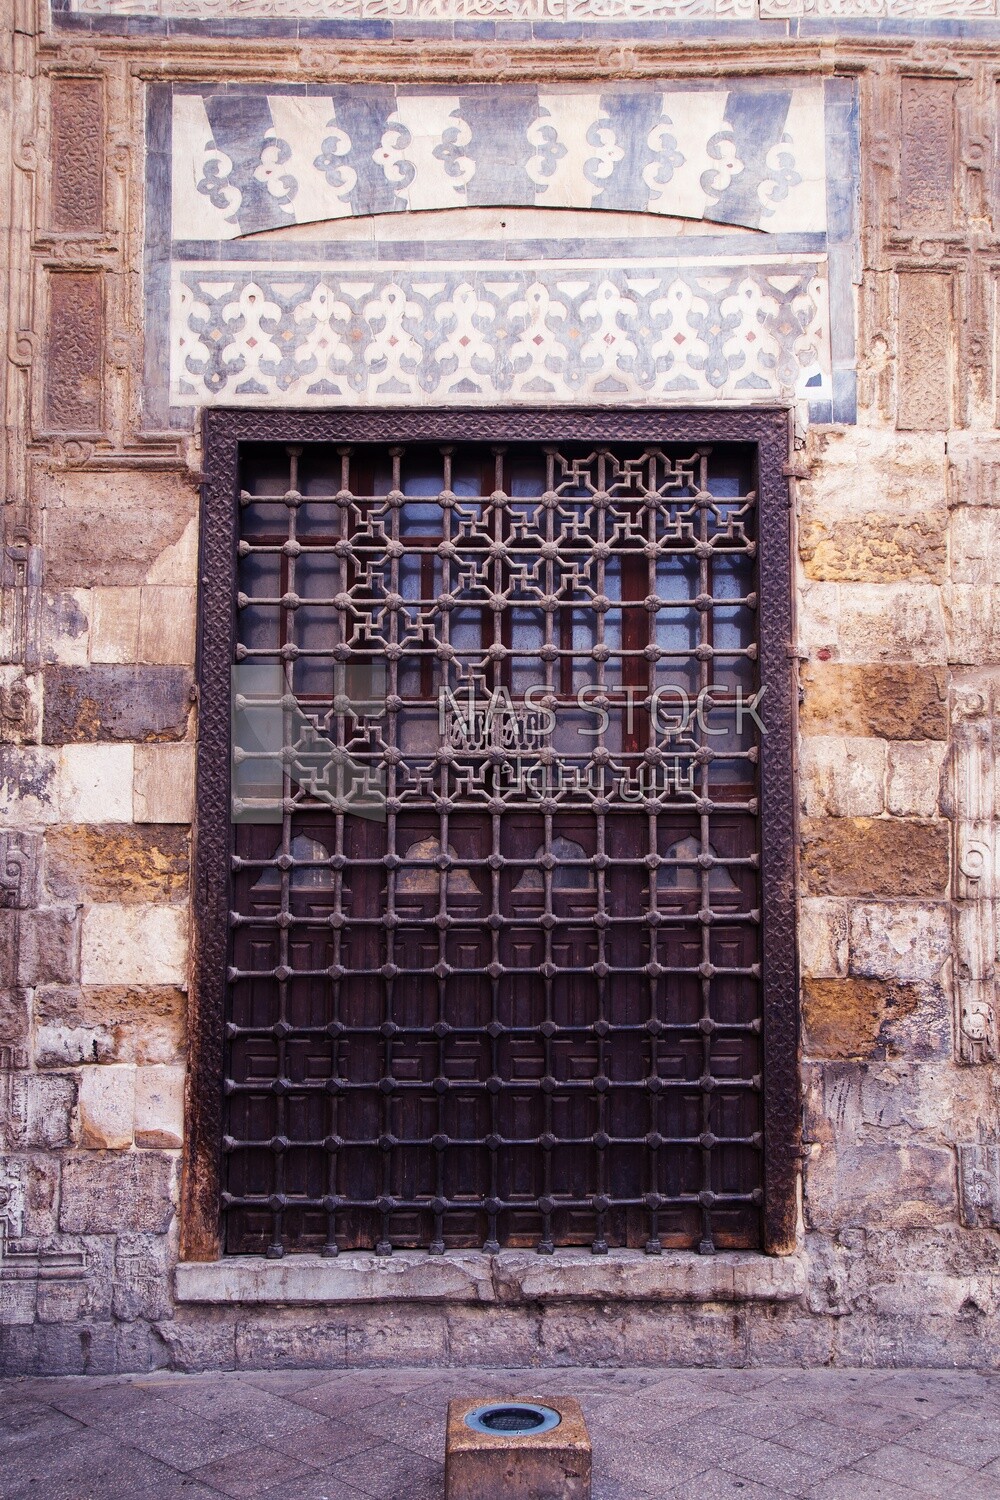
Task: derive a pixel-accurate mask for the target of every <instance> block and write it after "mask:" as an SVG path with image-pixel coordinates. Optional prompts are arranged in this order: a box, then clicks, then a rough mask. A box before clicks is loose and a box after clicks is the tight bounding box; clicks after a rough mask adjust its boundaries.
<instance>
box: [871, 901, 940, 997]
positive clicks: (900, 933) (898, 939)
mask: <svg viewBox="0 0 1000 1500" xmlns="http://www.w3.org/2000/svg"><path fill="white" fill-rule="evenodd" d="M850 945H851V959H850V971H851V973H852V974H858V975H861V976H868V977H871V978H873V979H904V980H921V979H923V980H931V979H935V978H936V977H937V975H938V974H939V973H940V970H941V968H942V966H943V965H944V963H945V962H946V961H947V959H948V956H949V953H950V951H951V930H950V923H949V920H948V909H947V906H946V905H945V904H944V903H943V902H942V903H940V904H938V905H918V904H916V903H902V902H900V903H892V902H885V901H880V902H865V903H863V904H859V905H857V906H855V907H854V909H853V911H852V912H851V929H850Z"/></svg>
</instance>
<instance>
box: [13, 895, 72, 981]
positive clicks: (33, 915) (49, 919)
mask: <svg viewBox="0 0 1000 1500" xmlns="http://www.w3.org/2000/svg"><path fill="white" fill-rule="evenodd" d="M79 970H80V923H79V914H78V911H77V908H76V907H75V906H46V907H39V908H38V909H36V910H35V911H26V912H23V913H22V914H21V921H20V934H19V942H18V978H19V981H20V983H21V984H24V985H36V984H69V983H72V981H73V980H74V979H76V978H78V976H79Z"/></svg>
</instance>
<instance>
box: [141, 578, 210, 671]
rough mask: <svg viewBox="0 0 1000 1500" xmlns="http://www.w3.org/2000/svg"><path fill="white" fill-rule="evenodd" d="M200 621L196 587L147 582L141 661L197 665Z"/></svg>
mask: <svg viewBox="0 0 1000 1500" xmlns="http://www.w3.org/2000/svg"><path fill="white" fill-rule="evenodd" d="M196 624H197V596H196V593H195V590H194V589H187V588H176V587H167V586H163V587H153V586H150V585H147V586H146V587H145V588H144V589H143V590H142V618H141V621H140V627H139V660H140V661H143V662H179V663H183V664H184V665H185V666H191V665H193V663H194V645H195V626H196Z"/></svg>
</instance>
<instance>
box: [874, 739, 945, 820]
mask: <svg viewBox="0 0 1000 1500" xmlns="http://www.w3.org/2000/svg"><path fill="white" fill-rule="evenodd" d="M946 749H947V747H946V746H945V745H943V744H941V743H940V742H939V741H935V740H918V741H907V740H900V741H897V743H895V744H892V745H890V746H889V766H888V777H887V779H886V810H887V811H888V812H890V813H892V814H894V816H896V817H898V818H933V817H936V816H937V814H938V813H939V812H940V809H941V771H942V767H943V766H944V759H945V753H946Z"/></svg>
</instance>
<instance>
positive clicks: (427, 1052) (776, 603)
mask: <svg viewBox="0 0 1000 1500" xmlns="http://www.w3.org/2000/svg"><path fill="white" fill-rule="evenodd" d="M219 415H220V414H212V416H213V417H214V418H215V419H216V420H217V419H218V416H219ZM225 415H227V416H230V420H231V423H232V425H233V426H236V427H238V426H240V425H241V423H242V425H244V426H245V425H246V423H247V419H246V418H245V417H244V418H242V419H241V418H239V417H238V416H237V415H236V414H231V415H230V414H225ZM467 415H468V417H469V419H470V420H469V421H463V420H458V421H456V420H455V417H454V414H451V415H449V416H448V417H445V416H442V417H441V418H440V419H439V420H438V421H437V423H436V427H437V432H436V433H435V432H434V430H433V429H434V426H435V424H434V423H433V422H432V421H431V420H430V419H429V418H427V417H421V416H419V415H418V414H405V413H399V414H382V415H381V416H380V418H379V419H378V427H379V430H378V431H377V432H372V431H371V430H370V428H371V425H372V419H371V418H369V419H368V424H367V425H368V428H369V430H368V431H366V424H365V422H364V419H362V418H360V417H358V418H355V419H353V421H346V420H345V419H344V418H343V417H337V418H332V417H331V418H325V419H324V418H319V419H317V418H316V417H315V416H313V417H312V418H311V419H310V420H303V421H302V422H301V423H300V424H298V427H297V429H296V427H295V426H293V424H290V423H289V421H288V418H287V417H285V416H283V417H282V418H281V420H280V427H281V431H279V432H275V433H274V435H273V437H272V436H271V434H270V433H266V432H265V433H259V432H258V431H254V432H253V436H254V437H255V438H258V439H260V438H263V439H264V440H263V441H260V440H258V441H252V442H244V443H242V444H238V445H237V446H233V447H230V449H229V455H228V457H229V464H228V470H229V479H230V484H231V488H229V491H228V504H229V507H230V522H229V524H228V525H227V526H226V527H225V534H226V536H227V537H228V539H229V540H228V545H229V547H230V556H229V558H228V559H227V560H226V567H225V569H224V576H225V577H226V578H227V579H228V580H232V581H235V590H234V592H235V606H236V607H235V610H233V607H232V601H233V594H232V593H231V594H230V596H229V598H230V603H229V613H228V620H227V624H228V629H227V630H226V631H225V637H226V645H227V649H228V651H229V659H228V663H227V666H229V667H230V668H231V670H232V677H231V693H230V695H229V696H230V698H231V705H230V706H231V708H232V721H231V729H232V739H233V747H232V749H233V760H232V775H231V780H230V785H229V788H228V791H229V800H230V808H229V812H230V814H231V821H230V826H229V827H228V828H227V829H225V830H224V832H223V831H222V830H219V829H218V828H217V827H216V829H215V848H214V850H210V849H208V848H206V847H205V842H206V835H208V830H207V829H206V828H204V827H202V826H201V824H202V821H203V819H204V817H205V812H206V805H205V804H206V796H210V797H211V799H212V802H213V807H214V811H215V814H216V817H217V815H218V813H219V812H220V811H221V807H220V803H219V796H218V774H219V770H220V769H221V755H220V754H219V753H218V752H219V750H220V749H221V746H219V745H218V744H217V745H216V754H215V757H214V762H213V761H212V760H211V759H210V754H209V751H208V747H207V746H205V745H204V742H203V749H202V766H201V777H200V786H201V790H202V793H203V796H202V799H201V801H200V812H199V822H200V827H199V869H200V870H203V871H205V873H206V874H207V873H208V864H209V860H210V859H211V860H212V861H213V864H212V868H213V870H214V871H215V873H216V874H218V863H217V860H218V854H219V853H220V852H221V848H220V838H221V839H224V842H225V845H226V846H227V847H226V851H225V853H226V859H227V861H228V866H229V869H228V881H227V885H228V900H227V902H226V908H227V918H226V920H227V925H228V929H229V931H228V940H227V944H226V947H227V955H226V956H227V968H226V971H225V974H224V975H222V974H220V976H219V977H220V978H222V979H224V985H220V986H219V989H220V990H222V989H224V997H223V996H221V995H220V996H219V998H222V999H223V1003H224V1007H225V1010H224V1015H225V1025H224V1031H225V1035H224V1038H219V1042H220V1043H221V1044H222V1045H221V1047H220V1051H221V1054H222V1055H221V1057H220V1058H219V1061H221V1062H222V1064H223V1068H222V1072H223V1092H224V1097H225V1104H224V1110H223V1119H222V1122H221V1130H222V1141H221V1144H222V1168H221V1172H222V1180H221V1189H222V1191H221V1201H222V1205H223V1219H224V1247H225V1249H226V1250H228V1251H229V1252H243V1253H247V1252H251V1253H253V1252H256V1253H261V1252H263V1253H266V1254H268V1255H280V1254H282V1253H284V1252H285V1251H287V1250H321V1251H322V1252H323V1253H325V1254H328V1255H332V1254H336V1253H337V1252H338V1251H339V1250H343V1249H357V1248H368V1249H375V1250H376V1251H378V1252H380V1253H390V1252H391V1250H392V1249H393V1248H418V1247H423V1248H425V1249H427V1250H429V1251H431V1252H441V1251H443V1250H445V1249H446V1248H451V1247H455V1248H458V1247H464V1248H469V1247H473V1248H482V1249H484V1250H497V1249H499V1248H501V1247H503V1246H533V1247H535V1248H536V1249H538V1250H539V1251H543V1252H545V1251H551V1250H552V1249H554V1248H555V1247H557V1246H559V1245H581V1244H583V1245H589V1246H590V1247H591V1248H592V1249H593V1250H594V1251H595V1252H596V1253H603V1252H605V1251H606V1250H607V1249H608V1248H609V1247H619V1246H630V1247H638V1248H644V1249H645V1250H646V1251H647V1252H650V1253H657V1252H659V1251H660V1250H661V1249H663V1248H666V1247H692V1248H698V1249H700V1250H702V1251H703V1252H709V1251H711V1250H712V1249H714V1248H736V1247H740V1248H772V1249H773V1248H782V1247H783V1246H785V1245H787V1241H788V1238H789V1213H790V1208H789V1199H790V1194H789V1192H788V1185H789V1181H790V1167H791V1162H792V1152H793V1150H794V1117H789V1116H788V1115H787V1114H785V1115H784V1117H783V1118H780V1119H779V1120H778V1121H777V1124H776V1122H775V1116H776V1113H778V1112H777V1111H776V1110H775V1108H774V1104H775V1102H776V1098H777V1096H779V1095H780V1094H781V1093H782V1092H783V1093H784V1095H785V1096H786V1098H788V1097H790V1098H791V1100H792V1102H793V1104H794V1083H793V1082H791V1081H790V1079H789V1077H788V1073H789V1069H788V1055H789V1050H788V1049H789V1042H790V1043H791V1056H792V1059H793V1060H794V1021H793V1022H792V1032H791V1035H790V1036H789V1035H788V1019H789V1016H790V1015H791V1016H792V1017H793V1015H794V993H793V995H792V1005H791V1007H789V1005H788V996H787V988H786V986H787V984H788V981H789V977H791V978H792V979H793V978H794V963H793V959H792V954H791V951H787V952H786V951H783V950H784V948H785V947H786V946H788V945H789V941H790V935H791V926H790V918H789V916H788V910H789V899H790V894H791V884H790V867H789V864H788V851H789V848H790V841H789V837H788V835H789V829H788V820H789V814H790V800H789V799H788V775H789V763H788V759H787V755H788V738H789V736H788V701H787V700H788V691H787V679H788V672H789V667H788V661H787V649H786V643H787V641H788V611H789V599H788V589H787V570H788V549H787V511H786V509H785V506H784V504H783V501H784V496H783V495H782V494H781V489H782V488H783V487H782V486H777V485H774V484H773V481H772V479H771V478H770V477H769V476H768V474H767V473H765V470H766V468H767V462H766V459H767V458H768V457H769V455H768V454H767V453H766V452H765V449H766V446H767V445H766V441H765V442H764V443H762V442H761V436H763V437H764V439H765V440H766V439H768V438H770V440H771V441H770V446H771V447H772V448H773V449H775V450H777V439H778V433H779V430H780V429H779V421H778V419H777V416H776V414H765V421H764V423H763V424H762V425H763V426H764V432H763V434H761V433H759V432H757V433H753V434H752V437H751V440H749V441H748V440H747V434H746V426H747V425H748V423H750V420H751V419H749V414H738V415H739V416H741V417H743V418H744V423H743V428H742V430H737V431H736V432H735V433H734V434H733V439H735V440H728V441H727V440H726V436H725V435H719V434H717V433H716V432H711V431H708V432H706V431H702V432H701V433H699V432H698V431H697V423H696V421H695V419H694V415H693V414H692V415H691V417H689V418H687V419H686V420H684V419H682V420H680V421H679V422H678V421H676V420H675V419H674V418H673V417H671V418H669V419H668V418H666V417H663V416H660V417H653V416H650V415H647V414H636V413H622V414H618V415H617V417H616V416H615V414H613V413H606V414H600V417H599V418H596V426H597V427H598V428H603V430H598V431H596V432H595V431H594V430H593V429H594V426H595V414H589V415H590V417H591V419H592V420H591V421H590V422H588V423H586V424H582V423H581V422H580V420H579V414H559V413H550V414H547V415H546V416H545V417H544V418H542V417H540V416H539V415H538V414H529V416H528V418H527V420H526V418H525V416H524V415H523V414H522V415H517V414H512V415H510V416H507V417H505V418H499V417H497V418H494V419H493V421H492V423H491V422H490V421H489V420H488V419H487V420H485V421H484V418H483V416H482V415H481V414H476V415H475V416H473V414H467ZM393 416H394V417H395V420H392V418H393ZM768 419H769V421H770V426H768ZM261 420H262V419H261ZM732 420H733V419H732V418H731V419H730V421H732ZM757 421H758V424H760V419H759V418H758V419H757ZM718 425H719V421H718V419H715V420H714V422H707V421H706V419H705V418H704V417H702V418H701V426H702V428H703V429H704V428H706V427H712V426H715V427H716V428H717V427H718ZM484 426H485V427H486V429H487V430H486V431H483V430H482V429H483V428H484ZM290 427H291V428H292V430H291V431H289V428H290ZM317 427H318V428H320V429H321V430H320V431H319V432H316V431H315V429H316V428H317ZM352 427H353V430H351V429H352ZM582 427H585V430H581V428H582ZM737 427H738V428H739V424H737ZM310 428H311V429H313V430H312V431H310V430H308V429H310ZM470 428H472V429H475V428H478V429H480V430H479V431H476V430H470ZM491 428H492V430H490V429H491ZM539 428H541V429H542V430H541V431H539ZM636 429H638V430H636ZM678 429H680V430H678ZM692 429H694V431H693V432H692ZM782 435H783V434H782ZM753 438H756V439H757V441H753V440H752V439H753ZM268 439H270V440H268ZM209 457H210V460H211V457H212V452H211V443H210V444H209ZM226 467H227V465H220V466H219V468H220V475H219V480H218V484H219V486H220V488H219V491H218V493H219V496H220V502H221V494H222V490H221V486H222V485H223V484H224V483H225V476H224V473H223V472H222V471H223V470H224V469H225V468H226ZM234 469H235V470H236V472H235V473H234ZM234 480H235V481H236V482H235V483H234V482H233V481H234ZM211 493H212V491H211V490H210V491H209V495H211ZM769 521H770V525H771V530H772V531H774V532H776V534H777V536H778V538H779V545H780V546H781V548H782V551H781V553H780V555H778V556H777V557H774V558H772V557H770V555H769V554H770V546H769V542H768V523H769ZM206 524H209V522H208V517H207V515H206ZM216 540H217V539H216ZM211 541H212V538H210V537H208V536H206V544H209V543H210V542H211ZM234 570H235V571H234ZM203 573H204V576H205V581H206V583H207V582H208V580H209V579H210V578H211V573H210V571H209V568H208V567H206V568H204V569H203ZM210 593H211V594H212V595H213V596H214V597H215V598H216V601H217V604H218V607H219V622H220V623H222V620H223V618H224V604H223V601H222V600H221V598H219V597H218V590H217V589H211V590H210ZM206 604H207V605H208V607H207V608H206V612H205V616H204V622H205V623H204V629H205V632H206V634H205V635H203V642H202V656H203V659H202V677H203V685H204V686H205V688H206V689H207V686H208V684H207V681H206V670H207V669H208V668H209V667H212V668H214V670H215V672H216V673H217V674H221V668H222V659H221V651H220V649H219V648H220V643H219V641H218V640H215V641H214V642H213V643H212V645H211V646H210V645H209V642H208V637H207V631H208V630H209V628H210V623H209V614H210V604H209V601H208V600H206ZM218 680H219V679H218V677H217V681H218ZM762 689H763V691H762ZM207 713H208V703H207V702H206V700H205V696H204V694H203V700H202V725H203V741H204V730H205V727H206V726H205V719H206V715H207ZM762 725H763V729H762ZM219 727H221V726H219ZM765 730H766V732H764V731H765ZM227 748H228V747H227ZM781 757H785V759H784V761H783V764H780V763H779V762H780V758H781ZM776 763H779V764H778V765H777V771H776V773H774V772H771V771H770V767H772V766H774V765H775V764H776ZM769 777H770V780H771V786H770V788H769V785H768V782H769ZM775 792H777V794H778V795H777V796H775ZM762 801H763V806H762ZM769 802H770V804H772V806H773V807H774V808H775V810H776V818H769V816H768V813H769V810H770V809H769V805H768V804H769ZM762 814H763V816H762ZM774 822H777V827H774V826H773V823H774ZM774 834H776V835H777V837H776V838H775V837H773V836H772V835H774ZM208 836H209V837H211V835H208ZM212 889H213V887H212V886H211V884H210V883H209V884H208V885H207V886H206V890H207V891H209V892H210V891H211V890H212ZM211 909H212V901H211V900H209V901H208V902H207V904H206V919H207V924H206V925H207V927H208V928H209V929H211ZM220 937H221V934H220V933H219V932H218V931H217V930H214V929H212V930H211V931H210V932H208V931H203V936H202V945H201V953H202V976H201V985H200V993H201V992H202V991H205V990H207V988H208V983H207V980H208V970H209V968H210V965H211V963H212V961H213V957H214V953H213V952H212V951H210V949H209V946H208V945H209V944H212V945H217V944H218V943H219V941H220ZM201 1003H202V1005H203V1006H204V999H202V1001H201ZM792 1071H793V1070H792ZM216 1077H218V1074H216Z"/></svg>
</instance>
